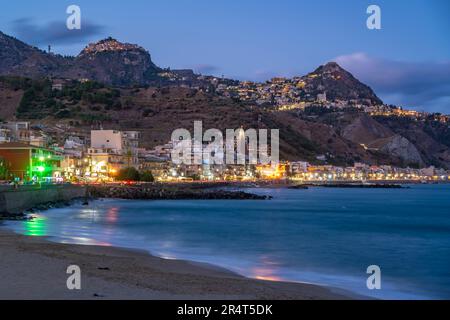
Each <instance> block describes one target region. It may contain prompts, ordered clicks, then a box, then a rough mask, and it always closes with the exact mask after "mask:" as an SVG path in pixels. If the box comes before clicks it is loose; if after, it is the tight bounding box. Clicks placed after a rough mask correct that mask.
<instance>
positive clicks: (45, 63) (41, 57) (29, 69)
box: [0, 31, 68, 78]
mask: <svg viewBox="0 0 450 320" xmlns="http://www.w3.org/2000/svg"><path fill="white" fill-rule="evenodd" d="M67 62H68V61H67V59H65V58H63V57H61V56H56V55H51V54H48V53H46V52H44V51H42V50H39V49H38V48H35V47H32V46H29V45H27V44H26V43H24V42H22V41H20V40H18V39H15V38H13V37H10V36H8V35H6V34H4V33H2V32H1V31H0V74H1V75H16V76H23V77H30V78H37V77H46V76H49V75H51V74H53V73H59V71H60V70H61V68H62V67H63V66H64V65H65V64H67Z"/></svg>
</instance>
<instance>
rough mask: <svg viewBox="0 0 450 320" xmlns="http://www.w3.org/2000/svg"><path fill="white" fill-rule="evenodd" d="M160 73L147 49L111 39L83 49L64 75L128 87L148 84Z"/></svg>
mask: <svg viewBox="0 0 450 320" xmlns="http://www.w3.org/2000/svg"><path fill="white" fill-rule="evenodd" d="M159 71H161V69H160V68H158V67H157V66H156V65H155V64H154V63H153V62H152V59H151V57H150V54H149V53H148V52H147V51H146V50H145V49H144V48H142V47H139V46H137V45H133V44H129V43H121V42H119V41H117V40H115V39H112V38H108V39H104V40H101V41H99V42H97V43H92V44H90V45H88V46H87V47H86V48H84V49H83V51H81V53H80V54H79V55H78V56H77V57H76V58H75V59H74V60H73V62H72V65H71V67H70V68H69V69H68V70H67V71H64V72H62V75H63V76H64V77H66V78H72V79H73V78H78V79H80V78H85V79H94V80H96V81H98V82H102V83H107V84H112V85H118V86H127V85H130V84H145V83H147V82H149V81H150V80H152V79H153V78H154V77H155V76H156V75H157V73H158V72H159Z"/></svg>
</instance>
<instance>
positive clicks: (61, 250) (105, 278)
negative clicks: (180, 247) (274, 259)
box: [0, 224, 369, 300]
mask: <svg viewBox="0 0 450 320" xmlns="http://www.w3.org/2000/svg"><path fill="white" fill-rule="evenodd" d="M0 253H1V255H2V259H1V262H0V274H2V281H1V282H0V299H7V300H10V299H26V300H28V299H38V300H47V299H75V300H80V299H81V300H85V299H88V300H97V299H125V300H129V299H144V300H147V299H154V300H267V299H269V300H347V299H366V298H367V299H369V298H368V297H360V296H358V295H356V294H353V293H350V292H346V291H344V290H341V289H338V288H331V287H325V286H320V285H314V284H306V283H293V282H281V281H266V280H258V279H250V278H246V277H244V276H241V275H238V274H236V273H233V272H232V271H229V270H226V269H223V268H221V267H218V266H215V265H210V264H205V263H201V262H195V261H187V260H167V259H163V258H159V257H156V256H153V255H151V254H149V253H148V252H146V251H143V250H136V249H128V248H118V247H106V246H91V245H75V244H61V243H57V242H52V241H50V240H48V239H46V238H42V237H31V236H24V235H19V234H16V233H14V232H13V231H12V230H8V229H7V228H5V227H4V226H3V227H2V226H1V224H0ZM74 264H75V265H78V266H80V268H81V272H82V280H81V285H82V290H68V289H67V287H66V281H67V278H68V277H69V275H68V274H66V269H67V267H68V266H69V265H74Z"/></svg>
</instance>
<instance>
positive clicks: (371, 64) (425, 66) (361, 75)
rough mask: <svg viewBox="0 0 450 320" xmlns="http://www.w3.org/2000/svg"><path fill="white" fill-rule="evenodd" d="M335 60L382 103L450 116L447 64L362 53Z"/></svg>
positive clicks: (448, 62) (449, 72)
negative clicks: (368, 88) (379, 98)
mask: <svg viewBox="0 0 450 320" xmlns="http://www.w3.org/2000/svg"><path fill="white" fill-rule="evenodd" d="M335 61H336V62H337V63H339V64H340V65H341V66H342V67H343V68H345V69H347V70H348V71H349V72H351V73H352V74H353V75H354V76H355V77H356V78H358V79H359V80H361V81H362V82H364V83H366V84H368V85H369V86H371V87H372V89H374V91H375V92H376V93H377V94H378V95H379V96H380V97H381V98H382V99H383V100H384V101H385V103H392V104H397V105H402V106H407V107H413V108H415V109H424V110H427V111H433V112H444V113H450V61H444V62H400V61H394V60H387V59H378V58H373V57H370V56H368V55H367V54H365V53H354V54H350V55H344V56H340V57H337V58H336V59H335Z"/></svg>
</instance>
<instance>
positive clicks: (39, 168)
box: [37, 166, 45, 172]
mask: <svg viewBox="0 0 450 320" xmlns="http://www.w3.org/2000/svg"><path fill="white" fill-rule="evenodd" d="M37 170H38V171H39V172H44V171H45V168H44V167H42V166H40V167H37Z"/></svg>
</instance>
